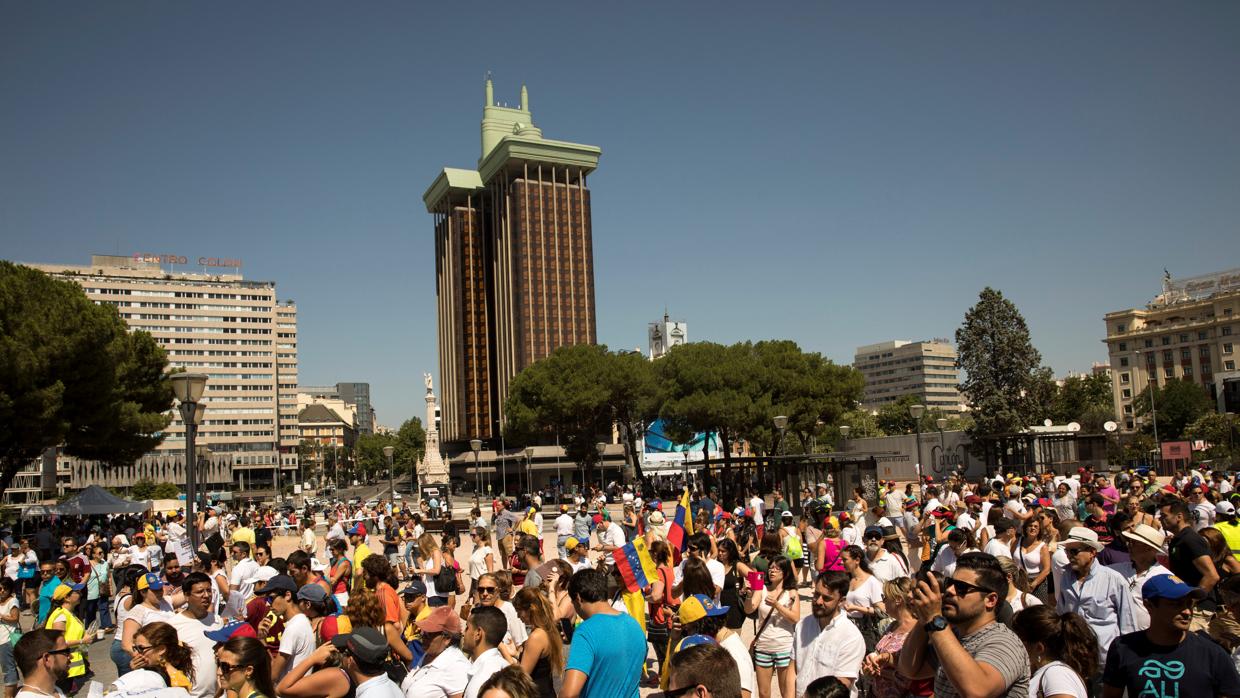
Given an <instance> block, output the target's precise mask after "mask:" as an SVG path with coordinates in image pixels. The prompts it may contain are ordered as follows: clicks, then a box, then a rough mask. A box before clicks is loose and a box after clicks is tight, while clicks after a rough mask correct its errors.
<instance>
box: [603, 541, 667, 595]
mask: <svg viewBox="0 0 1240 698" xmlns="http://www.w3.org/2000/svg"><path fill="white" fill-rule="evenodd" d="M611 555H612V558H614V559H615V561H616V569H617V570H620V578H621V579H623V580H624V586H625V588H626V589H628V590H629V591H640V590H642V589H645V588H646V587H648V586H650V582H651V580H653V579H654V578H655V577H656V576H657V575H658V569H657V568H656V567H655V564H654V558H652V557H650V551H649V550H648V549H647V548H646V541H645V540H644V539H642V538H634V539H633V541H632V542H631V543H629V544H628V545H626V546H624V547H623V548H620V549H618V550H614V551H612V553H611Z"/></svg>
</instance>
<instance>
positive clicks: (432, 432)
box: [418, 373, 448, 485]
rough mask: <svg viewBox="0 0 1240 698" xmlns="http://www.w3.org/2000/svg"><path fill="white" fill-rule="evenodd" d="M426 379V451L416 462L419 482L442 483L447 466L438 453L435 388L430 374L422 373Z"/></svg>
mask: <svg viewBox="0 0 1240 698" xmlns="http://www.w3.org/2000/svg"><path fill="white" fill-rule="evenodd" d="M422 377H423V379H425V381H426V452H425V455H423V456H422V462H421V463H419V464H418V479H419V480H420V481H421V484H436V485H442V484H447V482H448V466H447V465H446V464H445V463H444V462H443V456H441V455H440V454H439V427H437V426H436V425H435V403H436V400H435V390H434V388H433V387H432V386H431V374H429V373H424V374H422Z"/></svg>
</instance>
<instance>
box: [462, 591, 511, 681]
mask: <svg viewBox="0 0 1240 698" xmlns="http://www.w3.org/2000/svg"><path fill="white" fill-rule="evenodd" d="M506 632H508V619H507V618H505V617H504V613H503V612H502V611H500V610H499V609H498V608H494V607H491V606H479V607H478V608H475V609H474V610H473V612H472V613H470V614H469V622H468V623H466V624H465V634H464V635H462V636H461V649H462V650H463V651H464V652H465V653H466V654H468V655H469V658H470V659H471V660H472V663H471V664H470V666H469V683H467V684H466V685H465V695H464V697H463V698H478V692H479V689H481V688H482V684H484V683H486V682H487V679H490V678H491V675H492V674H494V673H495V672H497V671H499V670H500V669H503V668H504V667H506V666H508V660H507V659H504V655H503V654H502V653H500V651H499V643H501V642H503V640H504V633H506Z"/></svg>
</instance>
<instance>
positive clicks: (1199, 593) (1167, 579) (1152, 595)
mask: <svg viewBox="0 0 1240 698" xmlns="http://www.w3.org/2000/svg"><path fill="white" fill-rule="evenodd" d="M1205 595H1206V591H1205V589H1202V588H1201V587H1194V586H1189V585H1188V584H1186V583H1184V580H1183V579H1180V578H1179V577H1177V576H1175V575H1174V574H1159V575H1155V576H1153V577H1150V578H1149V579H1148V580H1147V581H1146V582H1145V584H1144V585H1143V586H1142V587H1141V598H1143V599H1173V600H1174V599H1182V598H1184V597H1185V596H1189V597H1191V598H1193V599H1202V598H1205Z"/></svg>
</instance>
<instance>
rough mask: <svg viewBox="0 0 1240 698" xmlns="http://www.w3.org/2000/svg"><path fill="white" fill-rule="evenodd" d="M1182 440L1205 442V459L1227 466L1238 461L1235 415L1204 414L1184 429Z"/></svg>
mask: <svg viewBox="0 0 1240 698" xmlns="http://www.w3.org/2000/svg"><path fill="white" fill-rule="evenodd" d="M1160 416H1161V415H1160ZM1184 438H1186V439H1193V440H1197V439H1200V440H1202V441H1205V442H1206V444H1207V448H1206V450H1205V453H1204V455H1205V457H1206V458H1207V459H1210V460H1214V461H1222V462H1223V463H1226V464H1229V465H1234V464H1235V463H1236V462H1237V461H1238V460H1240V419H1237V418H1236V416H1235V415H1232V414H1219V413H1218V412H1210V413H1208V414H1204V415H1202V416H1200V417H1198V418H1197V419H1196V420H1194V421H1193V423H1192V424H1189V425H1188V426H1187V427H1185V428H1184Z"/></svg>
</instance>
